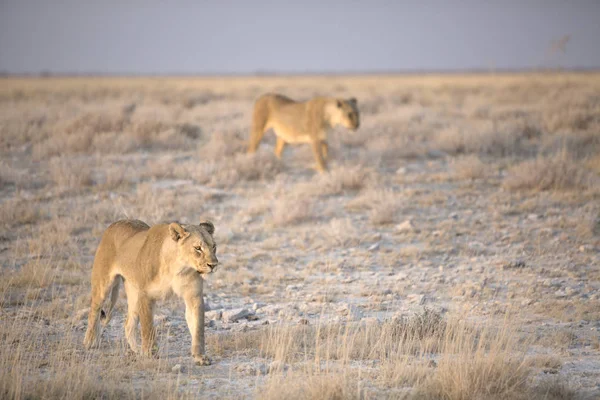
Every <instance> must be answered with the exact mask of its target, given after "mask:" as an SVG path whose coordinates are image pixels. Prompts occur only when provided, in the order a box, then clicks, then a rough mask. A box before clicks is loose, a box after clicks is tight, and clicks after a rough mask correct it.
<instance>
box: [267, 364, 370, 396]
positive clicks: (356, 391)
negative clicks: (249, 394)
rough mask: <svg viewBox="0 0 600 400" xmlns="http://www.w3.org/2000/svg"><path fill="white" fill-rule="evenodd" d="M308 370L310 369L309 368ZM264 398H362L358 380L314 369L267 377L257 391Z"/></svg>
mask: <svg viewBox="0 0 600 400" xmlns="http://www.w3.org/2000/svg"><path fill="white" fill-rule="evenodd" d="M309 371H310V370H309ZM257 398H259V399H264V400H270V399H273V400H279V399H289V400H301V399H302V400H304V399H306V400H342V399H344V400H346V399H348V400H349V399H357V400H358V399H362V398H363V396H361V390H360V386H359V384H358V382H357V381H356V380H355V379H351V377H350V376H347V375H344V374H343V373H335V372H332V373H320V372H316V371H310V372H300V373H288V374H286V375H284V376H281V375H277V376H276V377H275V378H272V379H269V383H268V384H267V385H265V387H261V389H260V391H258V392H257Z"/></svg>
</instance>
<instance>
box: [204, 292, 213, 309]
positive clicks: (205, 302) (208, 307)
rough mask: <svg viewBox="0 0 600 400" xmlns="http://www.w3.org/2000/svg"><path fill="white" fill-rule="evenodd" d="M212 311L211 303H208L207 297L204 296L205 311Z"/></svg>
mask: <svg viewBox="0 0 600 400" xmlns="http://www.w3.org/2000/svg"><path fill="white" fill-rule="evenodd" d="M210 310H212V308H211V306H210V303H209V302H208V299H207V298H206V296H204V311H205V312H206V311H210Z"/></svg>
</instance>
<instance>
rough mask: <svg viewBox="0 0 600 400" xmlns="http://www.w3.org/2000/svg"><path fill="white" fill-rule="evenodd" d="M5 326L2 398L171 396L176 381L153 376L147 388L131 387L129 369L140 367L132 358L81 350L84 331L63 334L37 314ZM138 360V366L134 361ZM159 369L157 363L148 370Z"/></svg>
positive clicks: (0, 380) (0, 357) (0, 366)
mask: <svg viewBox="0 0 600 400" xmlns="http://www.w3.org/2000/svg"><path fill="white" fill-rule="evenodd" d="M26 315H27V314H24V316H25V318H22V319H20V318H17V319H16V320H15V321H14V322H13V323H9V324H3V326H2V328H1V334H2V337H3V341H2V344H1V345H0V346H1V351H0V397H2V398H5V399H42V398H43V399H57V398H61V399H65V398H69V399H70V398H78V399H96V398H102V399H121V398H132V399H133V398H156V399H160V398H162V399H166V398H171V397H172V396H173V392H174V387H175V382H174V380H173V379H169V378H168V377H167V379H166V380H161V381H160V383H158V381H156V383H153V382H155V381H154V380H153V379H149V381H148V382H146V383H145V384H144V388H143V389H142V388H135V387H134V386H132V385H131V383H130V380H131V371H132V368H133V369H140V367H142V363H141V362H138V363H134V365H133V366H132V365H131V360H130V359H129V358H128V357H123V356H122V355H120V354H115V355H114V356H110V357H101V358H98V357H96V356H93V355H92V354H90V356H86V355H83V354H81V352H80V350H78V348H79V347H80V346H81V344H80V342H81V340H82V337H81V334H80V333H71V332H69V333H67V334H64V333H61V334H59V332H58V331H57V330H56V329H55V328H53V327H52V326H48V325H47V324H45V323H44V321H43V319H39V318H37V317H35V315H36V308H34V309H33V310H32V313H31V314H29V315H31V316H30V317H27V316H26ZM135 364H138V365H135ZM160 369H161V365H160V363H155V365H154V366H152V367H151V369H150V370H149V371H145V374H148V375H150V376H152V374H156V373H157V372H159V371H160Z"/></svg>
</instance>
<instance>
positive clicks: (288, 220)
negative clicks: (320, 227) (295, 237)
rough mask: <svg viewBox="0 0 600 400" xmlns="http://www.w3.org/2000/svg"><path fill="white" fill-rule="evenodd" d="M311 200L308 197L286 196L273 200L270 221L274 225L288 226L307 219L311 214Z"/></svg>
mask: <svg viewBox="0 0 600 400" xmlns="http://www.w3.org/2000/svg"><path fill="white" fill-rule="evenodd" d="M312 212H313V202H312V201H311V200H310V199H308V198H300V199H298V198H292V197H286V198H284V199H281V200H277V201H276V202H275V207H274V209H273V217H272V222H273V225H274V226H279V227H281V226H290V225H296V224H299V223H302V222H306V221H309V220H310V219H311V218H312V216H313V214H312Z"/></svg>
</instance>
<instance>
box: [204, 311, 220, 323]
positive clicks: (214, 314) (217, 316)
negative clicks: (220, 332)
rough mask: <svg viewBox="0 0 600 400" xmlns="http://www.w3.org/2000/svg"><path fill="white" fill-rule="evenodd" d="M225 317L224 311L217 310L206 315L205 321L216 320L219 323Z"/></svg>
mask: <svg viewBox="0 0 600 400" xmlns="http://www.w3.org/2000/svg"><path fill="white" fill-rule="evenodd" d="M222 317H223V311H221V310H215V311H209V312H206V313H204V318H205V319H210V320H216V321H219V320H221V318H222Z"/></svg>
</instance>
